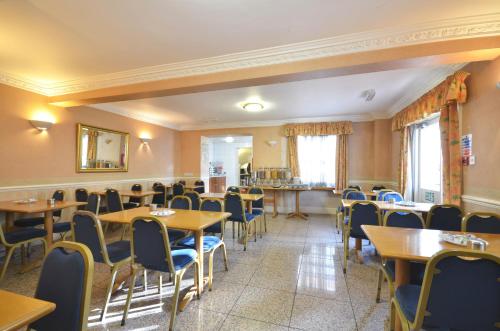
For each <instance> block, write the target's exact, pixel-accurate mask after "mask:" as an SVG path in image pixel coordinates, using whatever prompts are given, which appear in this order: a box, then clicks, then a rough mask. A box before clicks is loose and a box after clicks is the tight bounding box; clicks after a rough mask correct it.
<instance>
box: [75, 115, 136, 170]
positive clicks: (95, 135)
mask: <svg viewBox="0 0 500 331" xmlns="http://www.w3.org/2000/svg"><path fill="white" fill-rule="evenodd" d="M128 138H129V134H128V133H125V132H119V131H112V130H107V129H101V128H97V127H92V126H88V125H83V124H78V135H77V145H78V150H77V171H78V172H98V171H108V172H112V171H127V170H128Z"/></svg>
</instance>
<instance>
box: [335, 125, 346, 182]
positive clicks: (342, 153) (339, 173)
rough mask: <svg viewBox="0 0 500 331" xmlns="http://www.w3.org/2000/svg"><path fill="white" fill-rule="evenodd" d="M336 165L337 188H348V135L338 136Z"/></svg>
mask: <svg viewBox="0 0 500 331" xmlns="http://www.w3.org/2000/svg"><path fill="white" fill-rule="evenodd" d="M336 153H337V155H336V163H337V164H336V166H335V189H337V190H343V189H345V188H347V135H346V134H341V135H338V136H337V151H336Z"/></svg>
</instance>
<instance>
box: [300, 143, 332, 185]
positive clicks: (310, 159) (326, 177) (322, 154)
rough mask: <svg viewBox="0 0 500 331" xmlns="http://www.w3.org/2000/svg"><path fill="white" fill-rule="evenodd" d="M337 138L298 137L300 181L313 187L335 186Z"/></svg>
mask: <svg viewBox="0 0 500 331" xmlns="http://www.w3.org/2000/svg"><path fill="white" fill-rule="evenodd" d="M336 148H337V137H336V136H298V138H297V153H298V159H299V168H300V179H301V180H302V182H303V183H304V184H309V185H311V186H331V187H333V186H335V154H336Z"/></svg>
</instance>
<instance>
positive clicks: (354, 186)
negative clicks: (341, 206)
mask: <svg viewBox="0 0 500 331" xmlns="http://www.w3.org/2000/svg"><path fill="white" fill-rule="evenodd" d="M348 188H353V189H355V190H356V191H361V186H359V185H349V187H348Z"/></svg>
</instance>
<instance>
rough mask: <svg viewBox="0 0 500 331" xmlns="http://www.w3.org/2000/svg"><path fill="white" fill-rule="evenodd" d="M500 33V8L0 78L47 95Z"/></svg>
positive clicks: (12, 84)
mask: <svg viewBox="0 0 500 331" xmlns="http://www.w3.org/2000/svg"><path fill="white" fill-rule="evenodd" d="M497 35H500V13H493V14H486V15H477V16H468V17H459V18H452V19H444V20H437V21H432V22H425V23H420V24H414V25H408V26H401V27H389V28H384V29H378V30H372V31H366V32H360V33H352V34H345V35H339V36H335V37H330V38H324V39H318V40H312V41H306V42H301V43H294V44H288V45H283V46H277V47H270V48H264V49H257V50H253V51H248V52H240V53H233V54H227V55H222V56H216V57H210V58H204V59H197V60H190V61H184V62H178V63H170V64H162V65H156V66H150V67H142V68H137V69H132V70H126V71H120V72H114V73H109V74H103V75H96V76H91V77H86V78H82V79H74V80H67V81H59V82H53V83H41V82H38V81H33V80H30V79H27V78H26V77H19V76H16V75H13V74H10V73H7V72H3V73H0V83H3V84H7V85H11V86H14V87H18V88H21V89H26V90H29V91H32V92H35V93H39V94H43V95H46V96H56V95H63V94H69V93H77V92H84V91H90V90H95V89H100V88H106V87H112V86H121V85H129V84H134V83H143V82H149V81H155V80H164V79H170V78H179V77H188V76H196V75H202V74H210V73H216V72H223V71H229V70H237V69H246V68H252V67H260V66H267V65H273V64H283V63H291V62H296V61H303V60H312V59H318V58H322V57H328V56H335V55H343V54H351V53H357V52H365V51H373V50H379V49H388V48H395V47H402V46H411V45H419V44H424V43H431V42H440V41H448V40H460V39H467V38H480V37H491V36H497Z"/></svg>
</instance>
